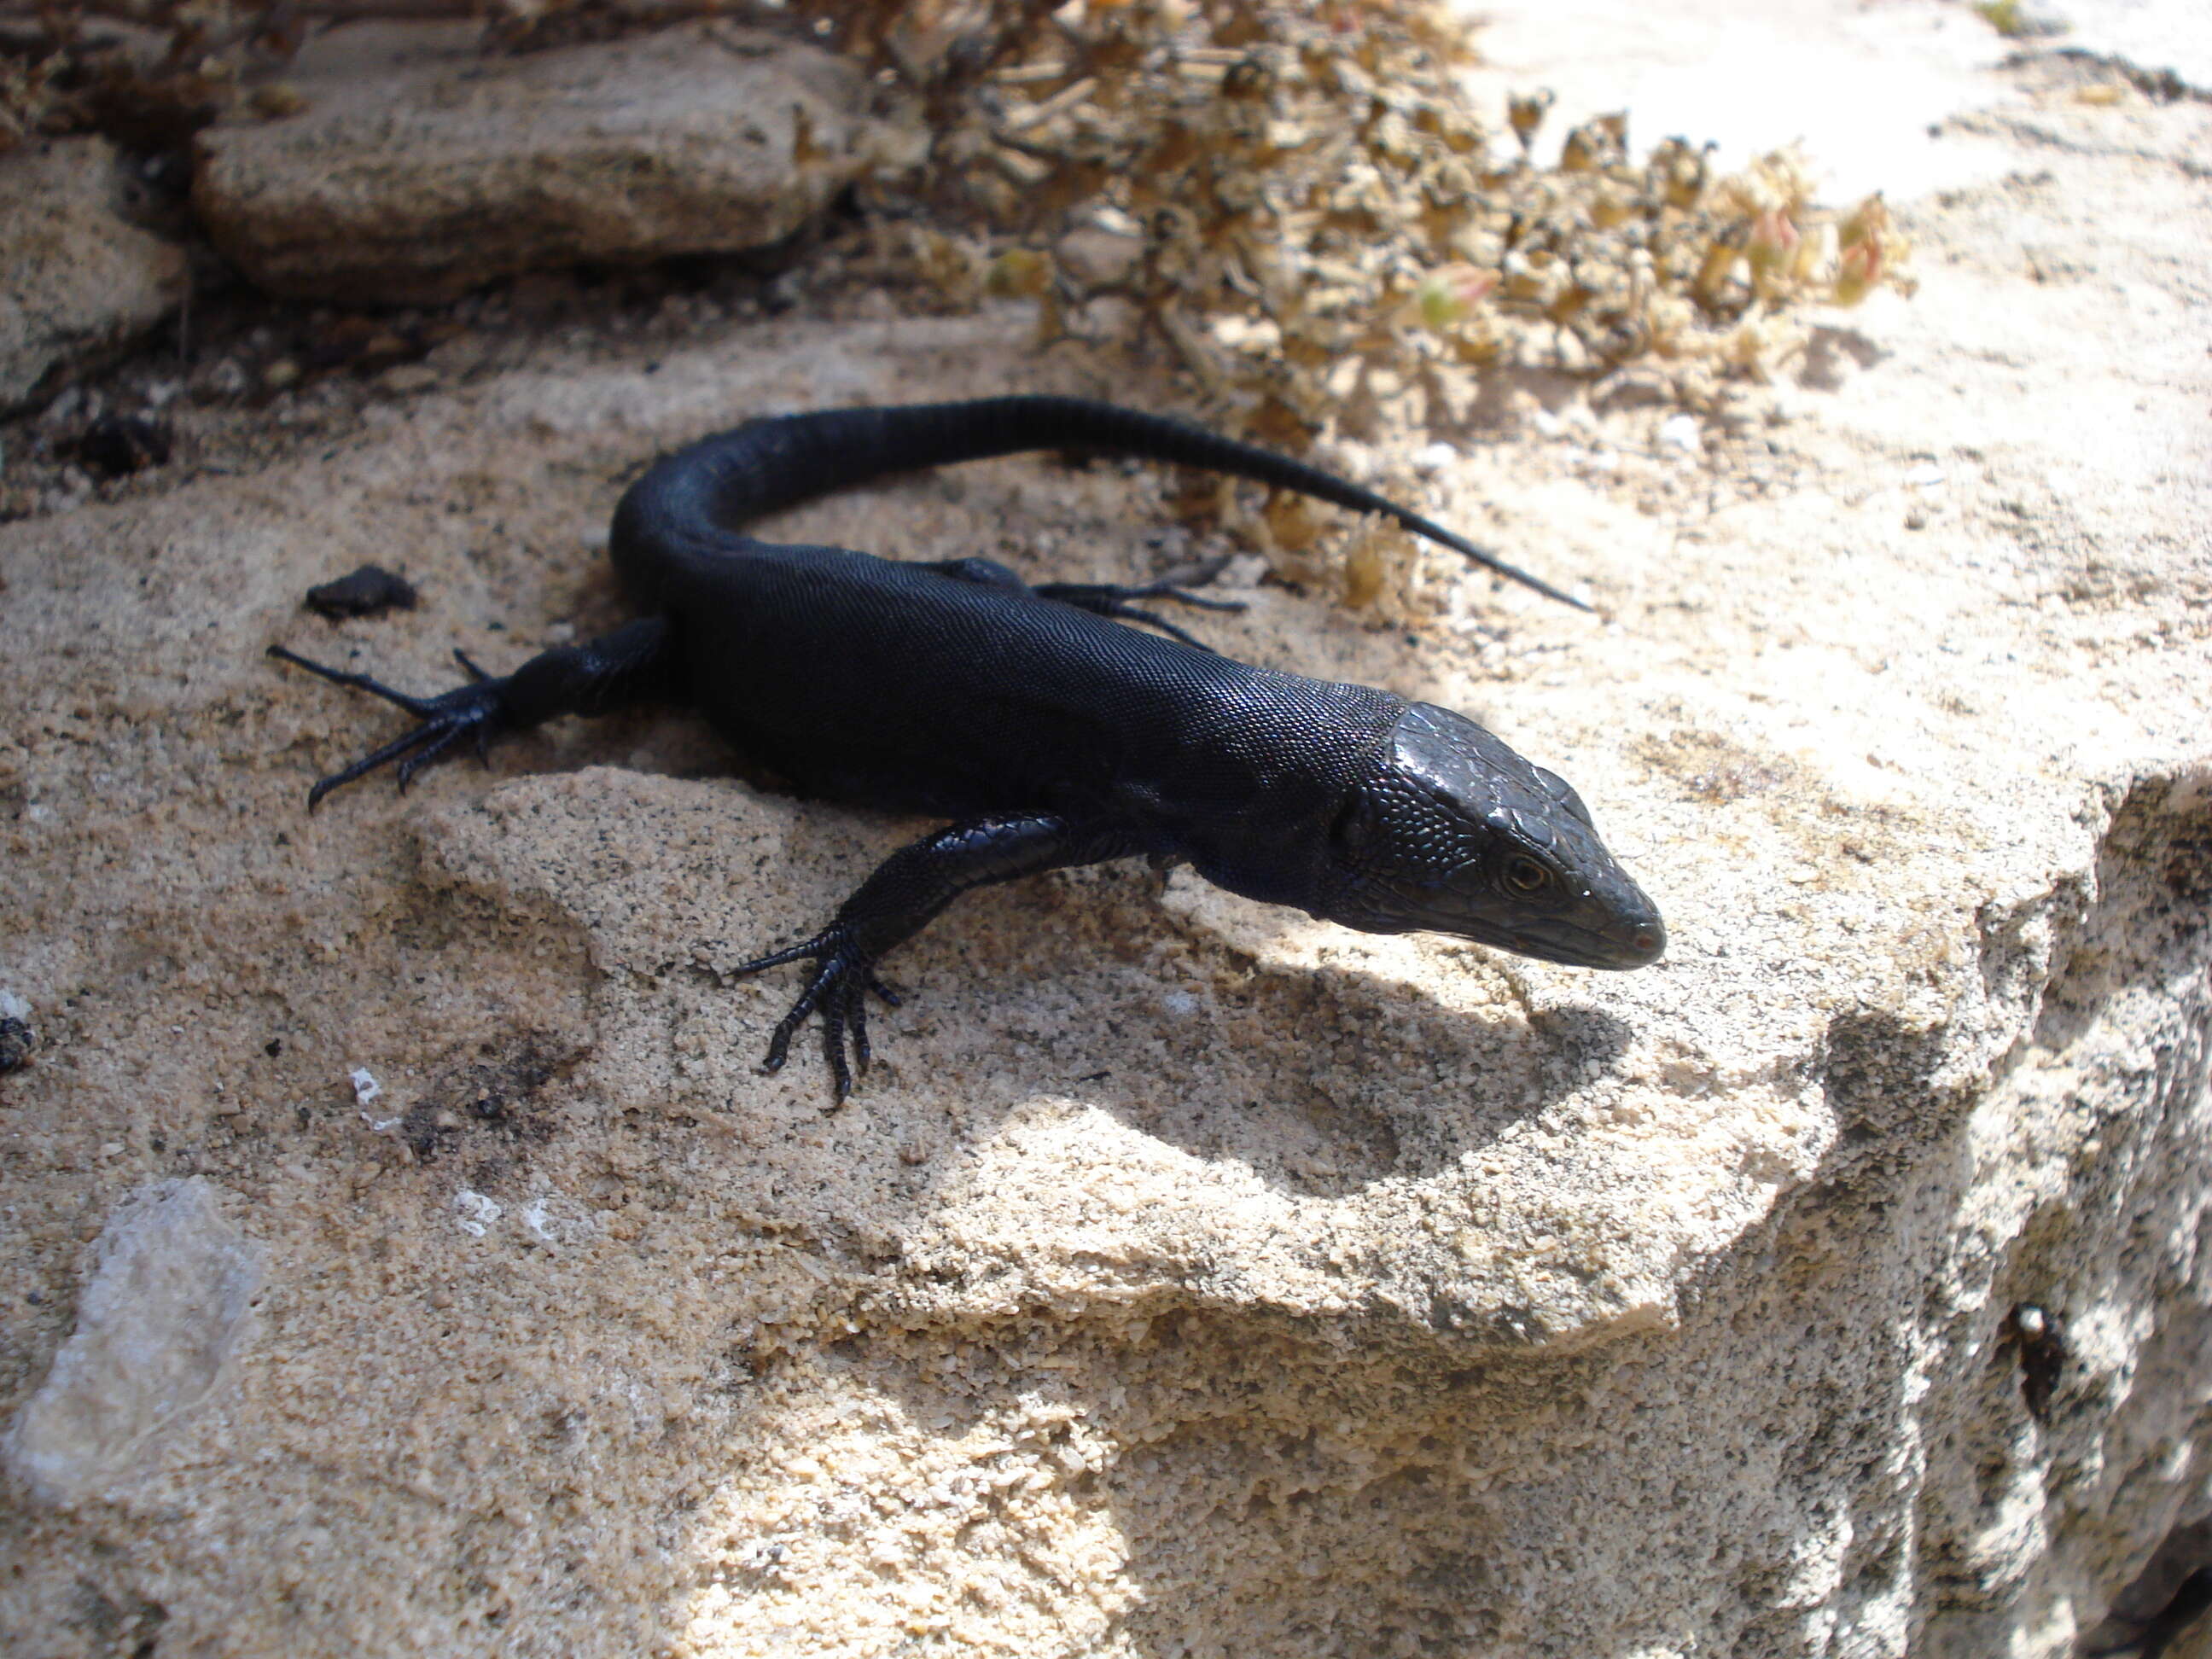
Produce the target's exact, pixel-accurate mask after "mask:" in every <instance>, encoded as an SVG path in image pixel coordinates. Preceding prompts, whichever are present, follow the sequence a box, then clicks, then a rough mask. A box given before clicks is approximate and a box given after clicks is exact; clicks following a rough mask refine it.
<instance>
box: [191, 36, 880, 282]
mask: <svg viewBox="0 0 2212 1659" xmlns="http://www.w3.org/2000/svg"><path fill="white" fill-rule="evenodd" d="M476 35H477V29H476V27H475V26H474V25H470V24H408V25H398V24H361V25H356V26H355V27H349V28H343V29H338V30H335V31H333V32H332V33H331V34H329V35H327V36H325V37H324V38H323V39H322V40H319V41H318V42H317V43H316V45H315V46H313V48H311V50H310V51H309V52H307V53H304V54H303V55H302V57H301V60H300V62H299V63H298V64H297V65H295V69H296V73H295V74H294V75H293V76H291V77H290V82H289V84H290V85H291V86H292V87H293V88H295V90H296V91H297V92H298V93H299V94H300V95H301V97H303V98H304V99H305V100H306V107H305V108H304V109H303V110H301V112H299V113H297V114H294V115H290V116H287V117H285V118H283V119H280V120H274V121H255V120H249V119H241V120H240V122H239V123H238V124H235V125H225V126H219V127H215V128H211V129H210V130H209V131H206V132H204V133H203V134H202V135H201V136H200V138H199V141H198V149H197V160H196V163H195V170H194V174H193V182H192V198H193V203H194V205H195V206H196V207H197V209H198V210H199V212H200V214H201V216H202V218H203V220H204V222H205V223H206V225H207V226H208V228H209V230H210V234H212V235H213V236H214V237H215V239H216V243H217V245H218V246H221V247H222V251H223V252H225V253H226V254H227V255H228V256H229V258H231V259H232V260H234V262H235V263H236V264H238V266H239V267H240V269H241V270H244V271H245V272H246V275H247V276H249V277H251V278H252V280H253V281H254V282H255V283H257V284H258V285H259V286H260V287H261V288H263V289H266V290H268V291H269V292H270V293H272V294H282V295H298V296H304V297H310V298H319V299H333V300H340V301H352V302H375V301H386V302H394V303H404V302H416V301H435V300H441V299H450V298H452V297H453V295H458V294H460V293H462V292H464V291H465V290H466V289H470V288H472V287H474V286H476V285H477V284H478V283H484V282H488V281H489V280H490V279H492V278H493V277H495V276H507V275H510V274H512V273H513V272H516V271H521V270H530V269H532V268H533V267H537V266H543V265H566V264H577V263H579V262H581V261H586V260H599V261H606V262H612V263H622V262H628V261H636V260H644V259H656V258H666V257H668V256H671V255H673V254H681V253H709V252H723V253H726V252H741V251H743V250H745V249H749V248H757V247H763V246H767V245H769V244H770V243H773V242H776V241H780V240H782V239H783V238H785V237H787V236H788V235H790V234H792V233H793V231H795V230H797V229H798V228H799V227H800V226H801V225H803V224H805V222H806V221H807V220H808V219H809V218H811V216H813V215H814V214H816V213H817V212H818V211H819V210H821V209H822V207H823V204H826V203H827V202H828V201H829V198H830V197H832V196H834V195H836V193H837V191H840V190H842V189H843V188H844V187H845V186H846V185H849V184H850V183H852V182H853V180H854V179H855V178H857V177H859V176H860V173H863V172H864V171H866V169H867V168H868V167H871V166H872V165H874V164H876V163H877V162H878V161H880V160H881V159H882V158H883V157H884V155H887V154H889V153H890V147H891V146H893V145H894V144H895V143H896V139H895V137H894V129H892V128H891V127H890V126H887V125H884V124H882V123H879V122H877V121H875V120H872V119H871V118H868V117H867V116H866V113H865V112H864V106H865V105H866V93H867V85H866V80H865V78H864V77H863V76H861V74H860V71H859V70H856V69H854V67H853V65H852V64H849V63H847V62H845V61H844V60H842V59H840V58H833V57H831V56H830V55H829V54H828V53H826V52H820V51H818V50H817V49H815V48H813V47H811V46H805V45H803V44H799V43H794V42H792V41H788V40H782V39H780V38H778V37H776V36H774V35H769V34H763V33H758V32H757V31H753V30H748V29H742V28H738V27H734V26H732V25H728V24H720V23H702V24H695V25H690V26H687V27H681V28H672V29H668V30H665V31H662V32H659V33H653V34H647V35H641V36H636V37H634V38H632V39H629V40H621V41H616V42H611V43H608V44H603V45H592V46H570V47H564V48H561V49H558V50H556V51H550V52H536V53H532V54H531V55H529V56H526V57H522V58H490V59H487V58H483V56H482V55H481V54H480V53H479V52H477V47H476V44H475V41H476Z"/></svg>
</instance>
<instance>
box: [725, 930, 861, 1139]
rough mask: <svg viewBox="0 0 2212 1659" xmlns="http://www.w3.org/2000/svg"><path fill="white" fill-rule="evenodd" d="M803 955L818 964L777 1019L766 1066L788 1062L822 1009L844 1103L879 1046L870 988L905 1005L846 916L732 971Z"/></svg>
mask: <svg viewBox="0 0 2212 1659" xmlns="http://www.w3.org/2000/svg"><path fill="white" fill-rule="evenodd" d="M800 961H805V962H811V963H813V964H814V969H813V971H812V972H811V974H809V975H807V977H806V985H805V988H804V989H802V990H801V991H800V992H799V1000H797V1001H795V1002H793V1004H792V1005H791V1012H788V1013H787V1014H786V1015H784V1017H783V1018H781V1020H779V1021H777V1022H776V1027H775V1031H774V1032H773V1033H772V1034H771V1035H770V1036H769V1040H768V1054H767V1057H766V1058H765V1059H764V1060H763V1061H762V1062H761V1069H762V1070H763V1071H765V1072H776V1071H781V1069H782V1068H783V1062H784V1061H785V1060H786V1059H787V1058H788V1057H789V1055H790V1053H791V1039H792V1037H793V1035H794V1034H795V1033H796V1032H797V1031H798V1030H799V1027H800V1026H801V1025H803V1024H805V1023H806V1019H807V1017H808V1016H809V1015H811V1014H813V1013H815V1012H817V1011H818V1012H820V1014H821V1016H822V1056H823V1059H824V1060H827V1061H828V1062H829V1081H830V1087H831V1089H832V1091H834V1092H835V1093H836V1097H837V1103H838V1104H839V1105H842V1104H844V1102H845V1097H846V1096H848V1095H849V1094H851V1093H852V1092H853V1077H854V1070H855V1069H856V1068H857V1069H858V1070H859V1071H860V1072H862V1073H865V1072H866V1070H867V1069H868V1061H869V1060H870V1058H871V1057H872V1052H873V1051H872V1049H871V1048H870V1047H869V1045H868V993H870V992H871V991H872V992H874V993H875V994H876V995H878V996H879V997H881V998H882V999H883V1000H884V1002H885V1003H886V1004H887V1005H889V1006H891V1007H894V1008H896V1007H897V1006H899V1000H898V995H897V994H896V992H894V991H893V990H892V989H891V988H890V986H888V985H886V984H884V982H883V981H882V980H880V979H878V978H877V977H876V971H875V963H874V962H873V960H872V958H871V957H869V956H868V954H867V952H866V951H865V950H863V949H862V948H861V945H860V940H859V939H856V938H854V934H853V930H852V929H851V928H849V927H847V926H846V925H845V924H844V923H843V922H842V921H833V922H831V923H830V924H829V927H825V928H823V930H822V931H821V932H820V933H817V934H816V935H815V936H814V937H813V938H812V939H805V940H803V941H801V942H800V943H799V944H797V945H790V946H788V947H787V948H786V949H784V950H781V951H771V952H769V954H768V955H767V956H764V957H754V958H753V960H751V961H750V962H743V963H738V965H737V966H736V967H735V968H732V969H730V972H731V974H732V975H739V974H754V973H758V972H759V971H760V970H761V969H763V968H778V967H781V966H782V965H783V964H784V963H787V962H800ZM848 1037H849V1038H850V1040H851V1042H852V1056H851V1059H850V1060H848V1059H847V1057H846V1051H845V1045H846V1041H847V1039H848Z"/></svg>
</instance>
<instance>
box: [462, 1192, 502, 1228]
mask: <svg viewBox="0 0 2212 1659" xmlns="http://www.w3.org/2000/svg"><path fill="white" fill-rule="evenodd" d="M453 1208H454V1209H456V1210H458V1211H459V1212H460V1229H461V1231H463V1232H465V1233H466V1234H467V1235H468V1236H469V1237H471V1238H482V1237H483V1236H484V1234H485V1233H487V1232H489V1231H490V1230H491V1224H492V1223H493V1222H495V1221H496V1220H498V1219H499V1218H500V1215H501V1210H500V1206H499V1205H498V1203H497V1202H496V1201H495V1200H492V1199H489V1198H486V1197H485V1196H484V1195H483V1194H482V1193H472V1192H471V1191H470V1190H469V1189H468V1188H465V1187H464V1188H462V1189H461V1190H460V1191H459V1192H458V1193H455V1194H453Z"/></svg>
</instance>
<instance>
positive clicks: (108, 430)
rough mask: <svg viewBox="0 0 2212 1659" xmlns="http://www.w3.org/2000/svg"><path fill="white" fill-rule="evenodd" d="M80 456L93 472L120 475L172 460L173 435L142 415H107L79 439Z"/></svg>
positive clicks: (87, 467)
mask: <svg viewBox="0 0 2212 1659" xmlns="http://www.w3.org/2000/svg"><path fill="white" fill-rule="evenodd" d="M76 458H77V460H78V461H79V462H80V463H81V464H82V465H83V466H84V468H85V470H86V471H90V472H95V473H98V474H99V475H100V477H103V478H119V477H123V475H124V474H125V473H126V472H143V471H145V470H146V469H147V468H149V467H155V466H163V465H167V463H168V459H169V435H168V433H167V432H166V431H165V430H163V429H162V428H161V427H160V426H158V425H156V424H155V422H152V421H149V420H147V419H146V418H145V417H144V416H139V415H103V416H100V418H99V419H98V420H96V421H94V422H93V423H92V424H91V425H90V426H88V427H87V428H85V429H84V435H82V437H80V438H79V439H78V440H77V441H76Z"/></svg>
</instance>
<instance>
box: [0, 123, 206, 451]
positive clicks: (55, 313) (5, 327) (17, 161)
mask: <svg viewBox="0 0 2212 1659" xmlns="http://www.w3.org/2000/svg"><path fill="white" fill-rule="evenodd" d="M119 187H120V186H119V180H118V178H117V175H116V169H115V149H114V147H113V146H112V145H111V144H110V143H107V141H106V140H105V139H103V138H53V139H45V140H41V141H38V142H34V143H29V144H26V145H24V146H22V147H21V149H15V150H12V151H10V152H9V153H7V154H6V155H0V410H9V409H11V408H14V407H16V406H17V405H20V404H22V403H24V402H26V401H27V400H28V399H29V398H32V397H33V396H34V395H36V394H37V393H38V392H40V391H41V390H42V389H43V388H45V387H46V386H50V385H52V383H53V381H54V380H56V379H58V378H59V377H60V375H62V374H65V373H66V372H67V371H68V370H69V369H70V368H72V367H74V366H76V365H80V364H82V363H86V362H94V361H97V360H98V359H100V358H101V357H104V356H109V355H111V354H112V353H113V352H114V351H116V350H117V349H118V348H120V347H122V346H125V345H127V344H128V343H130V342H131V341H132V340H134V339H136V338H137V337H138V336H139V335H141V334H143V333H144V332H145V331H147V330H148V329H149V328H151V327H152V326H153V325H155V324H156V323H158V322H160V321H161V319H162V318H164V317H166V316H167V315H168V314H169V313H171V312H172V311H174V310H175V309H176V308H177V307H178V305H179V303H180V302H181V301H183V299H184V297H185V255H184V252H183V250H182V249H180V248H178V247H176V246H173V245H172V244H170V243H167V242H165V241H163V240H161V238H160V237H158V236H155V235H152V234H149V233H148V232H146V231H143V230H141V229H139V228H138V227H137V226H136V225H134V224H132V223H131V222H129V221H128V220H126V219H125V218H123V217H122V216H120V215H118V213H117V212H116V197H117V192H118V189H119Z"/></svg>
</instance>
